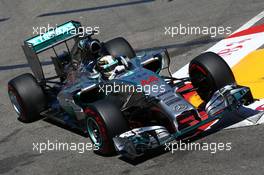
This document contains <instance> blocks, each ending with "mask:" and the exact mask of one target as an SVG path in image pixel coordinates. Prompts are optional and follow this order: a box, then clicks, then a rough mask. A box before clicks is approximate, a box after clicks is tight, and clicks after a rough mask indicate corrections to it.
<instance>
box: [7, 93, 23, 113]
mask: <svg viewBox="0 0 264 175" xmlns="http://www.w3.org/2000/svg"><path fill="white" fill-rule="evenodd" d="M8 94H9V98H10V101H11V103H12V106H13V108H14V109H15V111H16V113H17V114H18V115H19V116H21V113H22V108H21V106H20V104H19V100H18V97H17V95H16V94H15V93H14V92H13V91H8Z"/></svg>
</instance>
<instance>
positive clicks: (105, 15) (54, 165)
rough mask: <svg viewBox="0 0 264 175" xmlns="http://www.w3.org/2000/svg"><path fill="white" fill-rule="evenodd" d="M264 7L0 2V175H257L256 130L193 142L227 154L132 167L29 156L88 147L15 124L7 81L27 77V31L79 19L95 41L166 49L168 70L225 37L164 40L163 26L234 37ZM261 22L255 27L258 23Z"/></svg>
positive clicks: (105, 160) (174, 157) (157, 158)
mask: <svg viewBox="0 0 264 175" xmlns="http://www.w3.org/2000/svg"><path fill="white" fill-rule="evenodd" d="M263 7H264V2H263V0H250V1H249V0H221V1H219V0H210V1H209V0H207V1H206V0H199V1H197V0H170V1H167V0H156V1H155V0H133V1H132V0H130V1H129V0H127V1H125V0H120V1H113V0H111V1H110V0H96V1H95V0H91V1H89V2H88V1H86V0H65V1H63V0H57V1H49V0H41V1H35V0H16V1H10V0H0V36H1V37H0V98H1V100H0V113H1V114H0V128H1V129H0V131H1V132H0V174H27V175H30V174H177V175H180V174H221V175H223V174H256V175H258V174H263V173H264V167H263V162H264V147H263V145H264V139H263V132H264V127H263V126H256V127H247V128H239V129H232V130H221V131H219V132H217V133H214V134H211V135H209V136H207V137H204V138H202V139H200V140H198V142H206V143H214V142H216V143H219V142H223V143H227V142H231V143H232V149H231V151H221V152H217V153H215V154H211V153H210V152H209V151H178V152H176V153H174V154H172V153H170V152H166V153H163V152H161V153H159V152H158V151H157V152H154V153H151V154H150V155H149V156H147V157H146V158H145V159H141V160H139V161H136V162H130V161H127V160H124V159H120V158H119V157H118V156H113V157H102V156H98V155H96V154H94V153H93V152H92V151H86V152H85V153H83V154H80V153H77V152H74V151H50V152H45V153H42V154H39V153H38V152H36V151H33V146H32V143H33V142H35V143H36V142H47V140H50V141H56V140H57V141H60V142H68V143H70V142H74V143H79V142H90V141H89V138H86V137H83V136H82V135H80V134H78V133H75V132H73V131H70V130H67V129H64V128H63V127H62V126H57V125H54V124H52V123H50V122H46V121H43V120H40V121H38V122H35V123H32V124H23V123H21V122H19V121H18V120H17V119H16V114H15V112H14V110H13V109H12V108H11V105H10V102H9V100H8V96H7V88H6V85H7V82H8V80H10V79H11V78H13V77H14V76H17V75H19V74H21V73H25V72H28V71H30V70H29V68H28V66H27V64H26V60H25V57H24V55H23V52H22V49H21V47H20V45H21V44H22V41H23V39H25V38H26V37H28V36H32V32H33V26H47V24H48V23H49V24H52V25H56V24H60V23H63V22H64V21H67V20H71V19H73V20H79V21H81V22H82V23H83V25H85V26H99V27H100V35H99V36H98V37H99V38H100V39H102V40H107V39H111V38H113V37H116V36H123V37H125V38H127V40H129V42H130V43H131V44H132V45H133V47H134V48H135V49H137V50H146V49H155V48H160V47H161V48H163V47H167V48H169V51H170V54H171V55H172V57H173V62H172V63H173V64H172V65H173V70H177V69H178V68H180V67H181V66H183V65H185V64H186V63H187V62H188V61H190V60H191V59H192V58H193V57H195V56H196V55H198V54H199V53H200V52H202V51H204V50H206V49H208V48H209V47H210V46H212V45H214V44H215V43H216V42H217V41H219V40H221V39H222V38H223V37H225V35H220V36H217V37H215V38H211V37H210V36H208V35H184V36H182V35H177V36H175V37H173V38H172V37H171V36H168V35H165V34H164V31H165V30H164V27H165V26H178V25H179V24H185V25H187V24H190V25H191V26H208V27H210V26H226V27H228V26H230V27H232V30H233V31H235V30H236V29H237V28H239V27H240V26H241V25H243V24H244V23H245V22H247V21H248V20H249V19H251V18H252V17H254V16H255V15H256V14H258V13H260V12H261V11H262V10H263ZM260 22H261V21H260Z"/></svg>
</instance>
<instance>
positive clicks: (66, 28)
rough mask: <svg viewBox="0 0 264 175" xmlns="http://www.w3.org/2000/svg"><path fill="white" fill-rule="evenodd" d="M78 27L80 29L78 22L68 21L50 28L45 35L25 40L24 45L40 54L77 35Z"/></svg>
mask: <svg viewBox="0 0 264 175" xmlns="http://www.w3.org/2000/svg"><path fill="white" fill-rule="evenodd" d="M79 27H81V23H80V22H77V21H68V22H66V23H64V24H61V25H59V26H58V27H56V28H51V29H50V30H48V31H47V32H46V33H43V34H39V35H37V36H34V37H32V38H29V39H27V40H26V41H25V42H24V44H25V45H28V46H31V47H32V48H33V50H34V51H35V52H36V53H40V52H42V51H44V50H47V49H49V48H51V47H52V46H54V45H57V44H60V43H61V42H63V41H65V40H68V39H71V38H72V37H74V36H76V34H78V33H79V30H78V29H79Z"/></svg>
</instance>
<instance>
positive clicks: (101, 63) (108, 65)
mask: <svg viewBox="0 0 264 175" xmlns="http://www.w3.org/2000/svg"><path fill="white" fill-rule="evenodd" d="M116 66H118V60H117V59H116V58H114V57H113V56H111V55H106V56H103V57H101V58H99V59H98V60H97V69H98V71H99V72H101V73H102V74H103V76H104V77H105V78H109V77H110V76H111V75H112V74H113V73H114V70H115V68H116Z"/></svg>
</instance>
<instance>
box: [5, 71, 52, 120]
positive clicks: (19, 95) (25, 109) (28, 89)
mask: <svg viewBox="0 0 264 175" xmlns="http://www.w3.org/2000/svg"><path fill="white" fill-rule="evenodd" d="M8 95H9V98H10V101H11V104H12V106H13V107H14V109H15V111H16V113H17V114H18V119H19V120H20V121H22V122H25V123H29V122H33V121H36V120H38V119H40V113H41V112H42V111H44V110H45V109H47V100H46V97H45V94H44V91H43V89H42V87H41V86H40V85H39V84H38V82H37V80H36V79H35V77H33V75H32V74H29V73H26V74H22V75H20V76H18V77H16V78H14V79H12V80H10V81H9V82H8Z"/></svg>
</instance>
